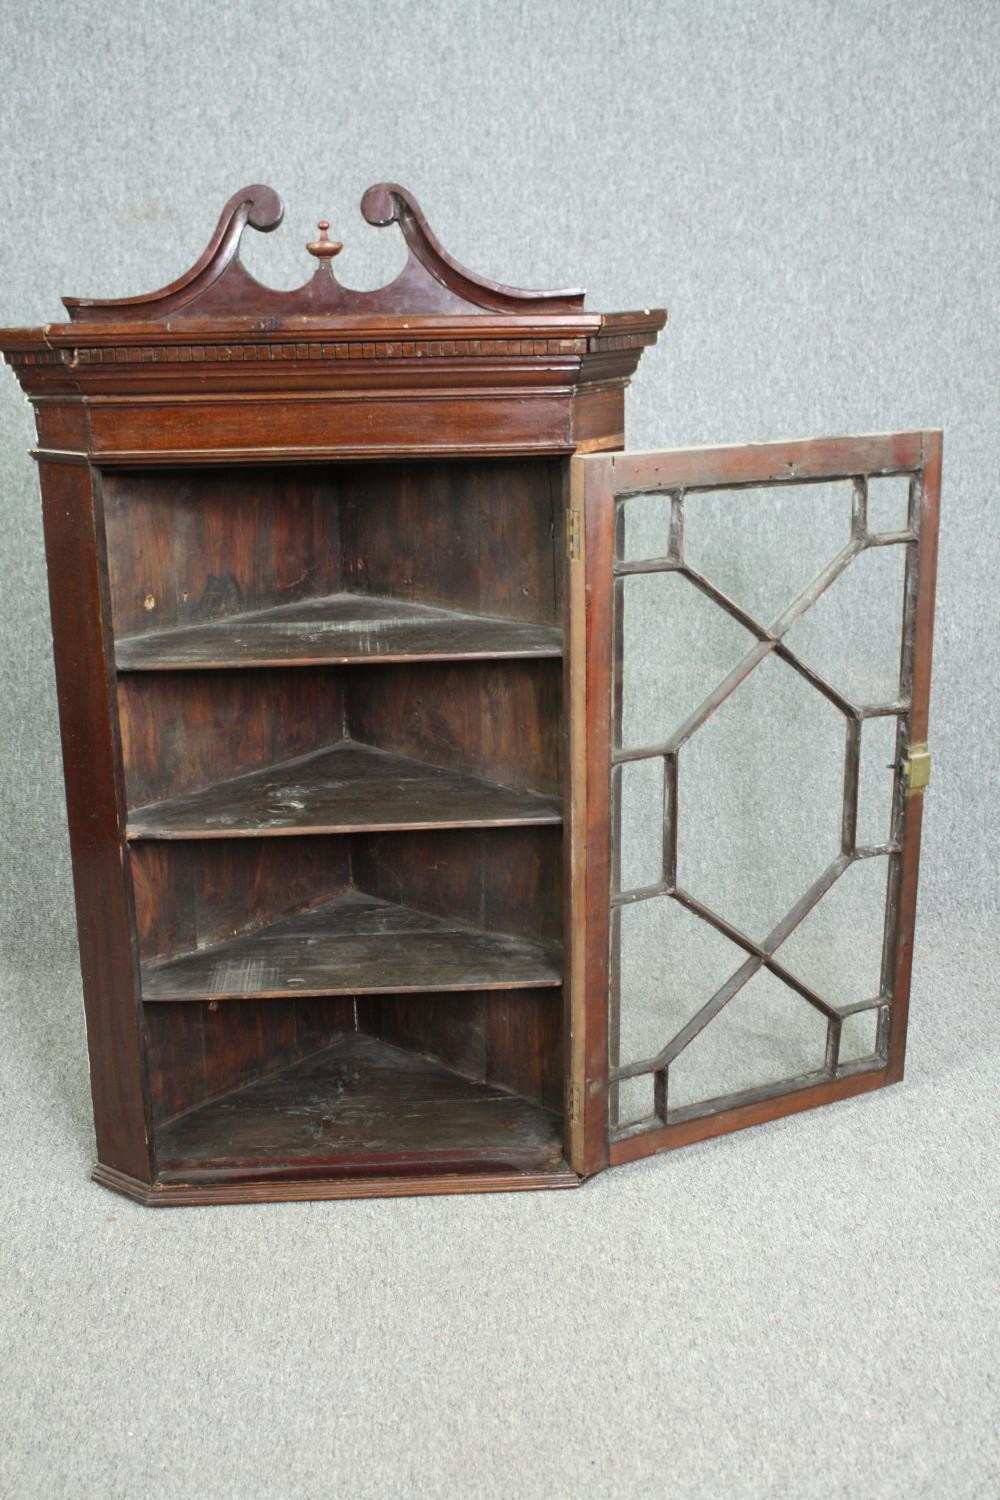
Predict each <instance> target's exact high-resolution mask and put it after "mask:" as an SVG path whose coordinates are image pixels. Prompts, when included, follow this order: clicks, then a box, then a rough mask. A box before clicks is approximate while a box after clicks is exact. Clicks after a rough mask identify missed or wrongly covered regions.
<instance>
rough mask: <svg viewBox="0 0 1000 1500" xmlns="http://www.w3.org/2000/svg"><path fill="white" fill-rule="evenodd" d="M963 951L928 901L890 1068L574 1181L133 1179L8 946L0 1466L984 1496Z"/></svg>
mask: <svg viewBox="0 0 1000 1500" xmlns="http://www.w3.org/2000/svg"><path fill="white" fill-rule="evenodd" d="M963 937H964V940H963ZM985 970H986V965H985V964H984V963H983V961H982V955H981V950H980V938H979V937H978V935H977V934H975V933H973V932H969V933H968V934H967V935H963V934H956V933H955V932H954V931H950V932H948V933H944V932H941V933H938V934H935V932H934V928H933V924H932V922H930V921H928V922H925V923H924V925H923V931H922V933H921V937H920V941H919V943H918V956H917V965H916V971H915V984H914V995H913V1021H912V1025H911V1045H910V1063H909V1071H908V1074H907V1078H906V1080H905V1081H904V1082H903V1083H902V1084H900V1085H899V1086H897V1087H896V1088H893V1089H889V1090H885V1091H883V1092H881V1093H877V1094H873V1095H869V1096H867V1097H863V1098H860V1099H857V1100H853V1101H848V1102H846V1103H843V1104H838V1105H835V1106H833V1107H831V1108H829V1109H827V1110H825V1111H818V1112H815V1113H812V1114H807V1115H802V1116H799V1117H797V1118H794V1119H791V1120H788V1121H783V1122H779V1123H776V1124H773V1125H769V1126H764V1127H760V1128H758V1129H755V1130H751V1131H748V1132H746V1133H744V1134H743V1135H740V1136H734V1137H729V1138H727V1139H723V1140H719V1141H715V1142H712V1143H708V1144H704V1145H701V1146H696V1147H692V1148H690V1149H688V1150H686V1151H683V1152H676V1153H673V1154H671V1155H668V1156H665V1157H661V1158H659V1159H656V1160H651V1161H645V1162H642V1163H638V1164H636V1165H634V1166H630V1167H627V1168H623V1169H620V1170H618V1171H615V1172H609V1173H606V1174H605V1175H604V1176H602V1177H600V1178H598V1179H596V1180H594V1181H593V1182H591V1183H590V1184H588V1185H587V1186H586V1187H584V1188H583V1189H581V1190H580V1191H577V1192H569V1193H566V1192H563V1193H548V1194H546V1193H537V1194H516V1195H509V1196H503V1195H497V1196H482V1197H467V1198H439V1199H433V1198H424V1199H410V1200H407V1199H399V1200H391V1201H381V1202H379V1201H374V1202H336V1203H318V1204H308V1203H306V1204H290V1205H266V1206H253V1207H234V1208H214V1209H204V1208H202V1209H181V1210H171V1211H169V1212H158V1213H157V1212H153V1211H151V1210H148V1209H142V1208H139V1207H137V1206H135V1205H133V1204H131V1203H129V1202H127V1201H126V1200H124V1199H121V1198H119V1197H117V1196H115V1195H113V1194H111V1193H109V1192H107V1191H105V1190H104V1189H102V1188H99V1187H97V1186H94V1185H93V1184H91V1183H89V1182H88V1180H87V1172H88V1170H89V1167H90V1163H91V1159H92V1150H93V1147H92V1139H91V1134H90V1123H89V1094H88V1080H87V1073H86V1063H85V1055H86V1054H85V1049H84V1036H83V1022H82V1010H81V1005H80V998H79V982H78V979H77V976H76V973H75V971H71V970H69V969H68V968H66V967H60V968H58V969H46V967H45V962H44V959H43V960H40V961H39V962H37V963H34V964H32V966H31V967H30V968H25V969H24V970H23V971H20V972H18V971H17V970H15V969H10V968H9V969H8V970H7V971H6V972H5V975H4V987H3V998H2V1007H0V1024H2V1028H3V1037H4V1056H5V1066H4V1068H3V1070H2V1087H3V1116H2V1117H3V1121H4V1131H3V1138H2V1150H0V1188H2V1192H3V1201H4V1204H5V1210H6V1211H5V1226H4V1235H3V1238H4V1242H5V1243H4V1249H3V1252H2V1263H3V1271H4V1283H3V1295H2V1299H0V1350H2V1360H3V1376H4V1379H3V1386H2V1393H0V1432H2V1437H0V1495H2V1496H4V1497H12V1500H13V1497H16V1500H27V1497H35V1496H39V1497H51V1496H64V1495H65V1496H72V1497H74V1500H84V1497H91V1496H93V1497H99V1500H113V1497H119V1496H121V1497H128V1500H139V1497H145V1496H149V1497H157V1500H172V1497H175V1496H176V1497H178V1500H180V1497H184V1500H188V1497H198V1500H216V1497H218V1500H223V1497H230V1496H231V1497H234V1500H235V1497H239V1500H257V1497H264V1496H276V1497H282V1500H286V1497H287V1500H292V1497H299V1496H303V1497H307V1496H325V1495H344V1496H349V1497H352V1500H367V1497H373V1500H374V1497H378V1500H384V1497H390V1496H401V1497H402V1496H405V1497H408V1500H409V1497H424V1496H427V1497H438V1496H442V1497H444V1496H448V1497H452V1496H459V1497H465V1496H468V1497H484V1500H485V1497H489V1500H492V1497H501V1496H503V1497H509V1496H515V1497H524V1500H534V1497H536V1496H537V1497H539V1500H541V1497H544V1500H590V1497H595V1496H597V1497H601V1496H612V1497H617V1496H623V1497H631V1496H636V1497H640V1496H642V1497H649V1496H654V1495H658V1494H663V1495H670V1496H672V1497H680V1500H687V1497H702V1496H705V1497H713V1500H714V1497H726V1500H737V1497H744V1496H746V1497H762V1496H792V1497H796V1500H799V1497H810V1496H817V1497H820V1496H821V1497H823V1500H834V1497H840V1496H844V1497H852V1500H856V1497H865V1500H876V1497H883V1496H886V1497H888V1496H892V1497H895V1496H907V1497H910V1500H916V1497H924V1496H926V1497H928V1500H930V1497H933V1500H959V1497H973V1496H975V1497H980V1496H981V1497H984V1500H986V1497H995V1496H996V1495H997V1494H1000V1446H998V1435H997V1427H998V1424H997V1415H998V1410H997V1386H998V1377H997V1369H998V1361H997V1338H996V1335H997V1290H998V1280H997V1241H998V1235H997V1228H998V1212H997V1209H998V1195H997V1181H998V1173H997V1165H996V1153H997V1140H996V1127H997V1108H996V1072H997V1058H998V1055H1000V1047H998V1031H1000V1024H998V1011H997V1006H996V1001H995V985H994V984H993V982H992V980H990V979H989V978H988V977H987V975H986V974H985Z"/></svg>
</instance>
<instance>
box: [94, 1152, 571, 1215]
mask: <svg viewBox="0 0 1000 1500" xmlns="http://www.w3.org/2000/svg"><path fill="white" fill-rule="evenodd" d="M90 1175H91V1177H92V1178H93V1180H94V1182H97V1183H100V1185H101V1186H102V1187H106V1188H110V1189H111V1191H112V1192H115V1193H120V1194H122V1196H123V1197H125V1198H131V1199H132V1200H133V1201H134V1202H136V1203H141V1204H142V1205H143V1207H144V1208H199V1207H209V1206H210V1205H213V1204H226V1203H303V1202H309V1201H311V1200H319V1201H324V1200H330V1199H335V1198H423V1197H440V1196H446V1197H447V1196H450V1195H451V1194H453V1193H524V1192H535V1191H537V1190H538V1189H540V1188H546V1189H548V1188H575V1187H579V1186H580V1178H579V1177H578V1176H577V1174H576V1173H575V1172H573V1171H571V1170H570V1168H569V1167H567V1166H566V1164H565V1162H556V1163H554V1164H553V1165H551V1166H548V1167H542V1168H539V1169H537V1170H534V1171H525V1172H518V1171H513V1172H512V1171H506V1170H503V1171H499V1172H494V1171H490V1170H485V1171H468V1170H463V1171H454V1172H452V1171H443V1170H441V1168H439V1167H435V1168H434V1169H433V1171H431V1172H430V1173H416V1172H415V1173H413V1174H412V1175H411V1174H409V1173H407V1174H406V1175H403V1176H390V1175H381V1174H376V1175H372V1176H351V1177H315V1176H312V1177H310V1176H304V1177H297V1178H294V1179H274V1178H267V1179H261V1178H256V1179H253V1180H241V1181H238V1182H189V1181H184V1182H154V1183H152V1184H149V1183H144V1182H139V1181H138V1180H137V1179H136V1178H135V1177H129V1176H127V1175H126V1173H124V1172H116V1171H114V1169H113V1168H110V1167H102V1166H101V1164H100V1163H99V1162H98V1164H97V1165H96V1166H95V1167H94V1170H93V1172H92V1173H91V1174H90Z"/></svg>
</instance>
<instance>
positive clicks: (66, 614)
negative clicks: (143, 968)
mask: <svg viewBox="0 0 1000 1500" xmlns="http://www.w3.org/2000/svg"><path fill="white" fill-rule="evenodd" d="M39 472H40V479H41V486H42V512H43V520H44V526H45V550H46V556H47V560H48V574H49V602H50V607H51V616H52V637H53V643H54V647H55V669H56V686H57V690H58V696H59V724H60V731H61V736H62V753H63V772H64V776H65V781H66V805H67V813H68V821H69V836H70V848H71V851H72V856H73V883H74V888H75V893H76V915H77V929H78V933H79V940H80V966H81V970H82V974H83V993H84V1004H85V1007H86V1013H87V1040H88V1046H89V1050H90V1080H91V1091H92V1093H93V1099H94V1125H95V1130H96V1134H97V1154H98V1158H99V1160H100V1162H101V1163H102V1164H103V1165H104V1166H106V1167H114V1168H116V1169H117V1170H118V1171H121V1172H126V1173H128V1174H129V1176H131V1177H135V1178H138V1179H139V1180H140V1181H143V1182H148V1181H150V1179H151V1166H152V1163H151V1153H150V1145H149V1130H148V1119H147V1100H146V1085H145V1076H144V1071H145V1069H144V1058H143V1052H142V1043H141V1026H140V1014H139V1001H138V993H139V991H138V973H137V963H136V956H135V950H134V944H133V929H134V922H133V914H132V894H131V885H130V878H129V871H128V861H127V852H126V847H125V841H124V811H123V789H122V783H121V775H120V766H119V750H118V744H117V731H116V722H115V714H114V708H113V695H112V687H113V685H112V680H111V679H112V671H113V668H112V666H111V643H110V624H109V610H108V597H107V587H106V581H107V580H106V568H105V558H104V527H103V516H102V509H101V493H100V479H99V476H98V475H97V474H96V473H95V472H94V471H93V470H90V469H87V468H84V467H82V466H79V465H69V464H52V463H42V464H40V465H39Z"/></svg>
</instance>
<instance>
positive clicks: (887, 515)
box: [868, 474, 910, 535]
mask: <svg viewBox="0 0 1000 1500" xmlns="http://www.w3.org/2000/svg"><path fill="white" fill-rule="evenodd" d="M909 512H910V476H909V475H908V474H890V475H887V476H885V477H884V478H882V479H869V481H868V530H869V532H870V533H871V534H872V535H884V534H885V533H886V532H889V531H905V530H906V527H907V522H908V520H909Z"/></svg>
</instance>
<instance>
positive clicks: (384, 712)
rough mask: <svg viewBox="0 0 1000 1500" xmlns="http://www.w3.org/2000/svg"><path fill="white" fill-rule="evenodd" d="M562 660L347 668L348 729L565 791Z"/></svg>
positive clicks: (431, 757)
mask: <svg viewBox="0 0 1000 1500" xmlns="http://www.w3.org/2000/svg"><path fill="white" fill-rule="evenodd" d="M560 678H561V664H560V662H559V661H558V660H552V661H547V660H546V661H506V662H486V663H475V662H465V663H461V664H455V665H452V664H441V665H427V664H424V665H421V666H420V667H419V669H416V668H414V667H410V666H407V667H403V666H383V665H381V664H380V665H379V666H377V667H372V668H371V669H370V670H367V669H366V670H363V671H362V670H360V669H355V670H352V671H351V672H350V673H349V674H347V678H346V681H347V689H348V691H347V704H346V723H347V732H348V734H349V735H351V737H352V738H354V739H356V740H361V741H364V742H366V743H371V744H375V745H378V746H380V747H381V748H382V749H384V750H389V751H393V752H396V753H398V754H400V755H406V756H412V757H414V758H416V759H417V760H422V761H428V762H433V763H434V764H435V765H440V766H448V767H450V768H452V769H454V770H466V771H470V772H472V773H474V774H476V775H478V776H482V777H484V778H486V779H487V780H490V781H494V782H499V783H501V784H502V785H504V786H508V787H519V788H525V789H526V790H531V791H537V792H542V793H545V794H547V795H549V796H551V797H558V796H560V794H561V792H562V698H561V686H560Z"/></svg>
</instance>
